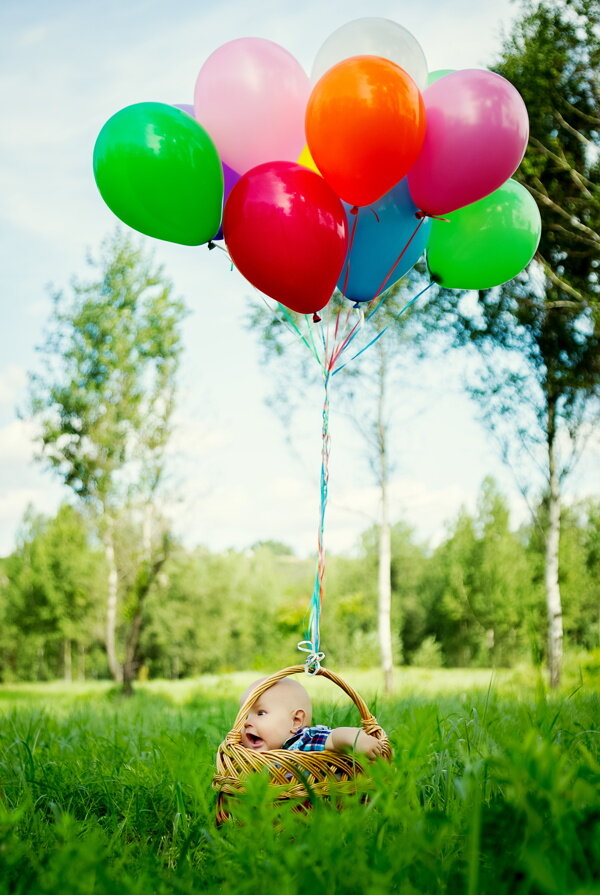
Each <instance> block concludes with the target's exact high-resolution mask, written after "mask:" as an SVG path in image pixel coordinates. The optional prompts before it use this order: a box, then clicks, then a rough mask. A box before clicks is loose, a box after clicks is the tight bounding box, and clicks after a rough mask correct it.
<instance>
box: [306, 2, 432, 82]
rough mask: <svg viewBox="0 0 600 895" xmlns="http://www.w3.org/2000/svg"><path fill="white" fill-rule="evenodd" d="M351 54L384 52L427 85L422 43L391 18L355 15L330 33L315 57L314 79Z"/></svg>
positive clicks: (312, 76) (383, 55)
mask: <svg viewBox="0 0 600 895" xmlns="http://www.w3.org/2000/svg"><path fill="white" fill-rule="evenodd" d="M350 56H382V57H383V58H384V59H389V60H391V61H392V62H395V63H396V65H399V66H400V67H401V68H403V69H404V71H406V72H408V74H409V75H410V76H411V78H412V79H413V81H414V82H415V84H416V85H417V87H418V88H419V90H424V89H425V87H426V86H427V60H426V59H425V53H424V52H423V50H422V49H421V45H420V44H419V42H418V41H417V39H416V38H415V37H413V35H412V34H411V33H410V31H408V30H407V29H406V28H403V27H402V25H398V23H397V22H392V21H391V19H380V18H364V19H355V20H354V21H352V22H347V23H346V24H345V25H342V26H341V28H338V29H337V31H334V32H333V34H330V35H329V37H328V38H327V40H326V41H325V43H324V44H323V46H322V47H321V49H320V50H319V52H318V53H317V56H316V59H315V61H314V64H313V67H312V73H311V81H312V83H313V84H315V83H316V82H317V81H318V80H319V78H320V77H321V75H324V74H325V72H326V71H327V70H328V69H330V68H331V67H332V66H333V65H336V64H337V63H338V62H341V61H342V59H349V58H350Z"/></svg>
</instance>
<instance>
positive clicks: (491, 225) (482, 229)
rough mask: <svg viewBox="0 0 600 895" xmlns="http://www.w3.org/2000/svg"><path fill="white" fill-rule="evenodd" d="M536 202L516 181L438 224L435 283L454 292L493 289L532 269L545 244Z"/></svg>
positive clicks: (431, 250)
mask: <svg viewBox="0 0 600 895" xmlns="http://www.w3.org/2000/svg"><path fill="white" fill-rule="evenodd" d="M541 231H542V222H541V218H540V212H539V209H538V207H537V205H536V203H535V200H534V199H533V197H532V196H531V193H529V192H528V191H527V190H526V189H525V187H524V186H522V185H521V184H520V183H517V181H516V180H507V181H506V183H503V184H502V186H501V187H500V188H499V189H497V190H495V191H494V192H493V193H490V195H489V196H485V198H483V199H479V200H478V201H477V202H473V203H472V204H471V205H465V206H464V208H459V209H458V210H457V211H453V212H451V213H450V214H446V215H444V220H441V219H440V220H434V221H433V222H432V225H431V234H430V236H429V242H428V244H427V266H428V268H429V272H430V274H431V279H432V280H434V281H435V282H436V283H439V284H440V285H441V286H444V287H445V288H449V289H491V288H492V286H500V285H501V284H502V283H507V282H508V280H512V278H513V277H516V275H517V274H518V273H520V272H521V271H522V270H523V268H524V267H527V265H528V264H529V262H530V261H531V259H532V258H533V256H534V255H535V252H536V249H537V247H538V244H539V241H540V234H541Z"/></svg>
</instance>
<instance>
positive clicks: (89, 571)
mask: <svg viewBox="0 0 600 895" xmlns="http://www.w3.org/2000/svg"><path fill="white" fill-rule="evenodd" d="M561 523H562V538H561V547H560V550H561V556H560V567H561V592H562V595H563V608H564V627H565V638H566V643H567V648H569V649H572V650H580V649H582V650H583V649H584V650H593V649H597V648H599V647H600V614H599V612H598V607H599V606H600V501H588V502H585V503H582V504H579V505H577V506H572V507H569V508H567V509H563V516H562V520H561ZM135 536H136V527H135V524H134V523H132V521H131V520H128V519H127V518H122V519H121V520H120V521H119V526H118V538H117V543H118V544H119V549H118V550H117V556H116V562H117V566H118V570H119V580H120V581H121V585H120V586H121V592H120V594H119V600H120V607H121V608H120V611H119V614H118V619H117V642H118V643H119V642H120V643H121V644H122V646H121V650H120V651H119V650H118V658H119V659H120V660H121V661H122V660H123V658H124V650H125V643H126V639H125V637H123V636H122V635H124V634H125V633H126V632H127V631H128V630H129V626H130V623H131V617H132V613H133V612H134V611H135V605H134V600H133V598H132V596H131V593H130V592H129V594H128V582H129V581H130V578H131V575H132V568H131V566H132V561H131V554H130V550H131V543H130V542H131V539H132V538H133V539H135ZM391 553H392V636H393V638H394V649H395V655H396V656H397V657H398V659H399V660H400V661H402V662H404V663H406V664H414V665H426V666H445V667H449V666H510V665H513V664H515V663H518V662H523V661H525V662H529V661H531V660H534V661H535V662H542V661H544V659H545V650H546V641H545V637H544V631H545V624H544V613H545V598H544V574H543V569H544V544H543V536H542V534H541V532H540V529H539V528H538V526H537V525H535V524H532V525H526V526H522V527H521V528H519V529H518V530H514V529H511V526H510V520H509V512H508V508H507V503H506V500H505V499H504V497H503V496H502V494H500V493H499V492H498V490H497V488H496V485H495V483H494V482H493V480H491V479H486V480H485V481H484V483H483V485H482V488H481V492H480V495H479V501H478V506H477V509H476V512H475V513H474V514H473V515H471V514H470V513H468V512H467V511H466V510H464V509H463V510H461V511H460V513H459V514H458V515H457V516H456V518H455V519H454V520H453V521H452V522H451V523H449V525H448V527H447V533H446V536H445V537H444V539H443V540H442V542H441V543H440V544H439V545H438V546H437V547H435V548H434V549H431V548H428V547H427V546H426V545H425V544H422V543H419V541H418V540H417V539H416V538H415V535H414V532H413V531H412V530H411V528H410V527H409V526H408V525H407V524H406V523H404V522H396V524H394V525H392V531H391ZM313 574H314V561H313V560H312V559H300V558H298V557H296V556H294V554H293V553H292V551H291V550H290V549H289V548H287V547H286V546H285V545H284V544H281V543H278V542H264V543H258V544H255V545H254V546H252V547H250V548H249V549H248V550H246V551H234V550H230V551H227V552H225V553H211V552H210V551H208V550H205V549H203V548H201V547H198V548H196V549H194V550H186V549H184V547H182V546H181V545H176V544H173V546H172V548H171V551H170V554H169V557H168V559H167V560H166V562H165V563H164V565H163V566H162V568H161V571H160V573H159V574H158V576H157V579H156V581H155V582H154V586H153V588H152V589H151V590H150V591H149V593H148V596H147V599H146V604H145V609H144V613H145V618H144V625H143V627H142V629H141V634H140V642H139V646H138V664H139V667H140V668H141V669H142V674H148V675H150V676H158V677H166V678H178V677H184V676H188V675H197V674H201V673H207V672H215V673H216V672H223V671H227V670H231V669H247V668H257V669H267V668H272V667H278V666H282V665H286V664H290V663H293V662H295V661H296V660H297V659H298V656H299V654H298V653H297V652H296V644H297V642H298V641H299V640H301V639H302V631H303V621H304V615H305V612H306V608H307V605H308V597H309V594H310V590H311V588H312V579H313ZM108 578H109V569H108V566H107V563H106V557H105V554H104V551H103V548H102V544H101V543H100V542H99V541H98V540H97V537H96V535H95V534H94V530H93V528H90V525H89V523H88V522H87V521H86V517H85V516H84V515H82V514H80V513H79V512H78V511H77V510H75V509H73V508H72V507H70V506H68V505H64V506H62V507H61V508H60V509H59V511H58V513H57V514H56V516H54V517H53V518H44V517H41V516H37V515H34V514H32V513H28V514H27V515H26V517H25V519H24V520H23V524H22V527H21V531H20V534H19V542H18V546H17V548H16V549H15V551H14V552H13V553H12V554H11V555H10V556H8V557H6V558H5V559H3V560H2V561H1V563H0V678H1V679H2V680H3V681H10V680H44V679H48V678H55V677H62V676H64V677H66V678H67V679H82V678H84V677H100V678H103V677H110V676H111V673H110V668H109V661H108V656H107V652H106V645H105V637H104V624H105V618H104V616H105V605H106V597H107V591H108V587H109V584H108ZM377 588H378V532H377V530H376V527H372V528H369V529H368V530H366V531H365V532H364V533H363V535H362V538H361V542H360V545H359V548H358V550H357V551H356V554H355V555H352V556H343V555H331V556H329V558H328V566H327V588H326V604H325V609H324V613H323V645H324V648H325V650H326V652H327V660H328V661H329V663H330V664H332V665H334V666H336V667H340V666H350V665H360V666H373V665H377V664H378V662H379V651H378V640H377V599H376V597H377ZM119 652H120V654H119Z"/></svg>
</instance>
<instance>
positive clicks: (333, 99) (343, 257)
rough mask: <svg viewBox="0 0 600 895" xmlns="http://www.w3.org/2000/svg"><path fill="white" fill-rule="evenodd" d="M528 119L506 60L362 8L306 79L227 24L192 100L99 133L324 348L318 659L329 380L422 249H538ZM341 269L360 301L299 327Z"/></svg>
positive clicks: (158, 233) (123, 162) (478, 281)
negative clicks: (426, 37) (462, 60)
mask: <svg viewBox="0 0 600 895" xmlns="http://www.w3.org/2000/svg"><path fill="white" fill-rule="evenodd" d="M528 133H529V124H528V117H527V110H526V108H525V105H524V103H523V100H522V99H521V97H520V95H519V94H518V93H517V91H516V90H515V88H514V87H513V86H512V85H511V84H510V83H509V82H508V81H507V80H505V79H504V78H502V77H500V75H497V74H494V73H493V72H489V71H483V70H478V69H467V70H464V71H438V72H434V73H432V74H431V75H429V76H428V73H427V62H426V60H425V56H424V53H423V51H422V49H421V47H420V46H419V44H418V42H417V41H416V39H415V38H414V37H413V35H412V34H411V33H410V32H409V31H407V30H406V28H403V27H402V26H401V25H399V24H397V23H395V22H392V21H389V20H388V19H382V18H362V19H358V20H356V21H353V22H349V23H347V24H346V25H344V26H342V27H341V28H339V29H337V31H335V32H334V33H333V34H332V35H330V36H329V37H328V38H327V40H326V41H325V43H324V44H323V46H322V47H321V49H320V50H319V52H318V54H317V57H316V59H315V62H314V65H313V71H312V77H311V78H310V79H309V77H308V75H307V74H306V73H305V72H304V71H303V69H302V68H301V66H300V64H299V63H298V62H297V60H296V59H295V58H294V57H293V56H292V55H291V54H290V53H288V51H287V50H285V49H284V48H283V47H281V46H279V45H278V44H275V43H273V42H271V41H269V40H264V39H262V38H241V39H238V40H232V41H230V42H228V43H226V44H224V45H223V46H221V47H219V48H218V49H216V50H215V51H214V52H213V53H212V54H211V55H210V56H209V57H208V59H207V60H206V61H205V63H204V64H203V66H202V68H201V69H200V72H199V74H198V78H197V81H196V86H195V91H194V105H193V107H192V106H169V105H165V104H162V103H153V102H144V103H138V104H136V105H133V106H129V107H127V108H125V109H122V110H121V111H120V112H117V114H116V115H113V117H112V118H110V119H109V120H108V121H107V122H106V124H105V125H104V127H103V128H102V130H101V132H100V134H99V136H98V139H97V141H96V146H95V149H94V174H95V178H96V183H97V185H98V188H99V190H100V193H101V195H102V197H103V198H104V200H105V202H106V204H107V205H108V206H109V207H110V208H111V209H112V211H113V212H114V213H115V214H116V215H117V216H118V217H119V218H120V219H121V220H122V221H124V222H125V223H126V224H128V225H129V226H131V227H133V228H135V229H136V230H139V231H140V232H142V233H145V234H147V235H149V236H154V237H157V238H159V239H165V240H169V241H172V242H177V243H182V244H184V245H201V244H203V243H208V245H209V248H211V247H214V245H215V240H221V239H224V240H225V244H226V246H227V252H228V253H229V255H230V258H231V260H232V263H233V264H234V265H235V266H236V267H237V268H238V270H239V271H240V272H241V273H242V274H243V275H244V276H245V277H246V279H247V280H249V281H250V283H252V285H253V286H255V287H256V288H257V289H258V290H260V291H261V292H262V293H264V295H265V296H269V297H270V298H272V299H275V300H276V301H277V302H278V303H279V309H278V311H277V312H276V313H278V315H279V319H280V321H281V322H283V323H284V324H285V325H286V326H287V327H288V329H289V330H291V332H292V333H293V334H294V336H296V337H298V338H299V339H301V340H302V342H304V344H305V346H306V347H308V348H309V349H310V350H311V351H312V353H313V355H314V357H315V358H316V360H317V361H318V362H319V364H320V366H321V369H322V373H323V382H324V386H325V396H324V404H323V414H322V418H323V427H322V458H321V507H320V517H319V519H320V523H319V532H318V564H317V571H316V575H315V584H314V590H313V594H312V598H311V603H310V615H309V621H308V626H307V632H306V640H305V641H303V642H302V643H301V644H300V645H299V647H300V649H302V650H304V651H306V652H307V653H308V658H307V660H306V668H307V670H308V671H311V672H315V671H316V670H318V668H319V664H320V661H321V659H322V658H323V654H322V653H321V652H320V634H319V619H320V611H321V603H322V597H323V573H324V568H325V553H324V542H323V534H324V520H325V508H326V504H327V491H328V478H329V465H328V464H329V383H330V380H331V378H332V377H333V376H334V375H335V374H336V373H337V372H339V371H340V370H341V369H342V368H343V367H345V366H346V365H347V363H349V362H350V361H352V360H354V358H356V357H358V355H360V354H362V353H363V351H365V350H366V349H367V348H368V347H369V346H370V345H371V344H373V342H375V341H376V340H377V339H378V338H379V337H380V336H381V335H383V332H384V331H385V330H382V331H381V332H379V333H378V334H377V335H376V336H375V337H374V338H372V339H371V341H370V342H368V343H367V345H365V346H363V347H362V348H361V349H360V350H358V351H356V352H354V353H353V352H352V351H350V350H349V349H350V346H351V345H354V344H355V342H354V340H355V337H356V335H357V334H358V332H359V331H360V330H361V328H362V325H363V323H364V322H365V320H368V319H370V318H371V317H372V316H373V315H374V314H375V312H376V311H377V309H378V308H379V307H380V305H381V303H382V302H383V301H384V300H385V292H386V290H387V289H388V288H389V287H390V286H391V285H392V284H393V283H395V282H396V281H397V280H398V279H399V278H400V277H402V276H404V275H405V274H406V273H407V272H408V271H409V270H410V269H411V268H412V267H413V265H414V264H415V263H416V262H417V261H418V259H419V258H420V256H421V255H422V254H423V252H424V251H425V253H426V258H427V264H428V267H429V272H430V275H431V283H430V284H429V286H431V285H432V283H433V282H436V283H439V284H441V285H442V286H445V287H449V288H459V289H485V288H490V287H493V286H497V285H500V284H501V283H504V282H506V281H507V280H510V279H512V278H513V277H514V276H516V275H517V274H518V273H519V272H520V271H521V270H522V269H523V268H524V267H525V266H526V265H527V264H528V263H529V262H530V261H531V259H532V258H533V255H534V253H535V251H536V248H537V245H538V242H539V237H540V216H539V212H538V209H537V206H536V204H535V202H534V201H533V199H532V198H531V196H530V194H529V193H528V192H527V191H526V190H525V189H524V188H523V187H522V186H521V185H520V184H519V183H517V182H516V181H514V180H511V179H510V178H511V175H512V174H513V173H514V171H515V170H516V169H517V167H518V166H519V164H520V162H521V159H522V157H523V154H524V152H525V147H526V144H527V140H528ZM336 286H337V289H338V290H339V292H340V293H341V294H342V296H344V297H345V298H346V299H349V300H350V303H349V304H347V306H346V308H345V309H344V310H343V311H342V310H336V311H332V316H333V318H334V321H335V322H334V325H333V326H332V327H329V326H328V327H320V328H319V330H315V327H313V326H312V325H311V324H310V322H309V318H306V319H305V321H304V325H305V326H306V327H307V329H306V330H305V332H304V333H303V332H302V331H301V329H300V328H299V322H298V321H297V320H296V319H295V318H294V315H293V314H290V313H289V312H290V311H293V312H296V313H297V314H304V315H310V314H312V315H313V320H314V321H317V322H318V321H319V320H320V319H321V318H320V317H319V311H321V309H323V308H324V307H325V306H326V305H327V304H328V303H329V301H330V298H331V296H332V293H333V291H334V290H335V288H336ZM429 286H426V287H425V289H424V290H422V292H424V291H426V290H427V289H428V288H429ZM422 292H421V293H419V295H420V294H422ZM419 295H417V296H415V297H414V298H412V299H411V301H409V302H408V303H407V304H406V305H405V307H404V308H403V309H402V310H403V311H404V310H406V308H408V307H409V306H410V305H412V304H413V303H414V301H416V299H417V298H418V297H419ZM378 296H379V297H378ZM364 303H371V305H370V306H369V307H368V308H367V313H366V314H365V311H364V310H363V304H364ZM333 304H334V303H333V302H332V307H333ZM335 306H336V308H338V303H337V302H336V303H335ZM353 309H357V313H355V312H353ZM400 313H402V311H401V312H400ZM315 333H316V336H315Z"/></svg>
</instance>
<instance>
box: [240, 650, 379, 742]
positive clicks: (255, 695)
mask: <svg viewBox="0 0 600 895" xmlns="http://www.w3.org/2000/svg"><path fill="white" fill-rule="evenodd" d="M304 671H306V668H305V666H304V665H290V667H289V668H283V669H282V670H281V671H277V672H275V674H271V675H269V677H266V678H265V679H264V680H262V681H259V683H258V684H256V686H255V687H253V689H252V690H251V691H250V693H249V694H248V696H247V697H246V701H245V702H244V703H243V705H242V707H241V708H240V710H239V712H238V714H237V717H236V719H235V722H234V725H233V727H232V729H231V731H230V733H229V734H228V735H227V738H226V742H230V743H239V742H240V741H241V738H242V728H243V726H244V722H245V720H246V717H247V715H248V712H249V711H250V709H251V708H252V706H253V705H254V703H255V702H256V700H257V699H259V698H260V697H261V696H262V695H263V693H266V691H267V690H268V689H269V688H270V687H272V686H273V684H276V683H277V682H278V681H281V680H283V678H284V677H289V676H290V675H291V674H301V673H302V672H304ZM316 673H317V675H322V676H323V677H326V678H328V679H329V680H330V681H332V682H333V683H334V684H337V685H338V687H340V689H342V690H343V691H344V693H346V694H347V695H348V696H349V697H350V699H351V700H352V701H353V702H354V704H355V705H356V707H357V709H358V711H359V712H360V717H361V721H362V726H363V728H364V730H365V731H366V732H367V733H370V734H373V736H378V737H381V735H382V734H383V731H381V728H380V727H379V725H378V723H377V720H376V718H375V717H374V716H373V715H372V714H371V712H370V711H369V709H368V707H367V704H366V702H365V701H364V699H362V697H361V696H360V695H359V694H358V693H357V692H356V690H354V688H353V687H350V686H349V685H348V684H347V683H346V682H345V681H343V680H342V678H341V677H339V675H337V674H335V673H334V672H333V671H329V669H328V668H319V669H318V670H317V672H316Z"/></svg>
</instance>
